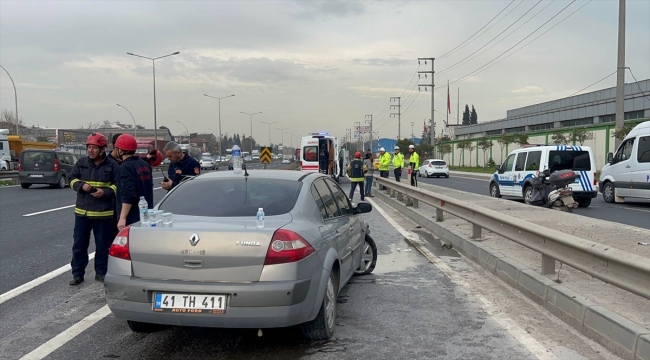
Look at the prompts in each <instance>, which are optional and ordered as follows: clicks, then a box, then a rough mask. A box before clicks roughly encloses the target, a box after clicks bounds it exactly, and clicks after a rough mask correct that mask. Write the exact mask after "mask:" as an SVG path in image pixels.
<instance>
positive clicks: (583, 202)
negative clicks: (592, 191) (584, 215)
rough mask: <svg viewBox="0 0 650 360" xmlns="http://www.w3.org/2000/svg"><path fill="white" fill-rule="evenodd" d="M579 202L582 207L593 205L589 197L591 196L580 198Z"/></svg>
mask: <svg viewBox="0 0 650 360" xmlns="http://www.w3.org/2000/svg"><path fill="white" fill-rule="evenodd" d="M577 202H578V206H579V207H581V208H586V207H589V205H591V199H589V198H587V199H578V200H577Z"/></svg>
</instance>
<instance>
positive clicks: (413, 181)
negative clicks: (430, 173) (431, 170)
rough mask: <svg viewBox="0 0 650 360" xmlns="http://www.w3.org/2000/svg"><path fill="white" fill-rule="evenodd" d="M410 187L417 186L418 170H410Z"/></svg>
mask: <svg viewBox="0 0 650 360" xmlns="http://www.w3.org/2000/svg"><path fill="white" fill-rule="evenodd" d="M411 186H415V187H417V186H418V170H417V169H412V170H411Z"/></svg>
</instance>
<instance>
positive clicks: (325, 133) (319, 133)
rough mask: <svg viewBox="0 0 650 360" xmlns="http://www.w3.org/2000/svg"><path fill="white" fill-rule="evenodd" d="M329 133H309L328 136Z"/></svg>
mask: <svg viewBox="0 0 650 360" xmlns="http://www.w3.org/2000/svg"><path fill="white" fill-rule="evenodd" d="M329 134H330V133H328V132H317V133H311V135H329Z"/></svg>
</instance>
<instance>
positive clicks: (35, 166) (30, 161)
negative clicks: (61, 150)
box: [20, 151, 54, 171]
mask: <svg viewBox="0 0 650 360" xmlns="http://www.w3.org/2000/svg"><path fill="white" fill-rule="evenodd" d="M20 166H21V168H22V170H23V171H54V154H53V153H51V152H44V151H23V152H22V153H21V154H20Z"/></svg>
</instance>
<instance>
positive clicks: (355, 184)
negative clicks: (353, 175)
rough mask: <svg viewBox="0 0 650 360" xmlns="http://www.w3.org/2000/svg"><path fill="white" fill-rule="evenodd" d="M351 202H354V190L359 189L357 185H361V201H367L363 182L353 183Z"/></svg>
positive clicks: (351, 186)
mask: <svg viewBox="0 0 650 360" xmlns="http://www.w3.org/2000/svg"><path fill="white" fill-rule="evenodd" d="M350 184H351V185H350V201H352V198H353V197H354V190H356V189H357V185H359V193H360V194H361V201H364V200H365V194H364V191H365V190H364V187H363V181H358V182H357V181H352V182H351V183H350Z"/></svg>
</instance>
